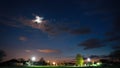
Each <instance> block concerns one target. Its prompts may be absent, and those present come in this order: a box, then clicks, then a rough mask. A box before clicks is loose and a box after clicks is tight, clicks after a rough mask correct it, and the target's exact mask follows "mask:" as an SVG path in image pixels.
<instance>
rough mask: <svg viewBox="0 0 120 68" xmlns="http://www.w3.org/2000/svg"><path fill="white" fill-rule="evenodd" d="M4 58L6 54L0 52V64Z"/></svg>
mask: <svg viewBox="0 0 120 68" xmlns="http://www.w3.org/2000/svg"><path fill="white" fill-rule="evenodd" d="M5 56H6V53H5V52H4V51H3V50H0V62H1V61H2V60H3V58H4V57H5Z"/></svg>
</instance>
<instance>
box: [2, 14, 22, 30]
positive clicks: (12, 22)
mask: <svg viewBox="0 0 120 68" xmlns="http://www.w3.org/2000/svg"><path fill="white" fill-rule="evenodd" d="M0 24H2V25H6V26H10V27H15V28H22V24H20V23H18V22H17V19H16V18H14V17H12V16H4V15H3V16H0Z"/></svg>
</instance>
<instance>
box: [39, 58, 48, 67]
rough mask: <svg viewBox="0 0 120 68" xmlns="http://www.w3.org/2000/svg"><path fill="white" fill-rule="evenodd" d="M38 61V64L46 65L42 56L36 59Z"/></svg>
mask: <svg viewBox="0 0 120 68" xmlns="http://www.w3.org/2000/svg"><path fill="white" fill-rule="evenodd" d="M38 63H39V64H40V65H47V63H46V61H45V60H44V58H43V57H42V58H41V59H40V60H39V61H38Z"/></svg>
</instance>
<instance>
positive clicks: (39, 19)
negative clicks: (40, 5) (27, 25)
mask: <svg viewBox="0 0 120 68" xmlns="http://www.w3.org/2000/svg"><path fill="white" fill-rule="evenodd" d="M35 18H36V19H35V20H33V22H35V23H38V24H39V23H42V20H43V17H39V16H36V17H35Z"/></svg>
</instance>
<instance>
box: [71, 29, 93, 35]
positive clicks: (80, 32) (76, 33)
mask: <svg viewBox="0 0 120 68" xmlns="http://www.w3.org/2000/svg"><path fill="white" fill-rule="evenodd" d="M70 33H71V34H75V35H81V34H89V33H91V30H90V29H89V28H78V29H73V30H71V31H70Z"/></svg>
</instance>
